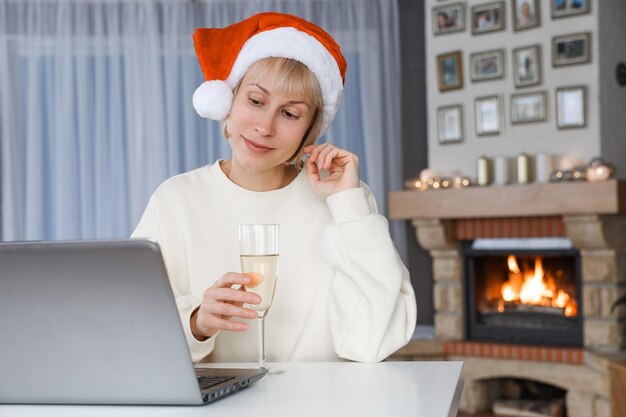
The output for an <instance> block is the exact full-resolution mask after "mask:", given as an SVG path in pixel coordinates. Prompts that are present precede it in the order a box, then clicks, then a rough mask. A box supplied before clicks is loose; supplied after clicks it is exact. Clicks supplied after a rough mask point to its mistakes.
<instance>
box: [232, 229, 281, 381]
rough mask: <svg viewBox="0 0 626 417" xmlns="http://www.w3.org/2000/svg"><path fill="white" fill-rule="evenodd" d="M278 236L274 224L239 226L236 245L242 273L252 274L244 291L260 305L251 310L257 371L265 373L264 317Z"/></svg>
mask: <svg viewBox="0 0 626 417" xmlns="http://www.w3.org/2000/svg"><path fill="white" fill-rule="evenodd" d="M278 234H279V225H277V224H240V225H239V244H240V256H241V272H243V273H251V274H250V275H251V280H250V283H249V284H248V285H246V286H245V287H246V291H252V292H255V293H257V294H258V295H259V296H260V297H261V302H260V303H259V304H256V305H251V306H250V307H251V308H253V309H254V310H256V313H257V322H258V324H259V326H258V330H259V367H260V368H263V369H267V364H266V363H265V316H266V315H267V312H268V311H269V309H270V306H271V305H272V300H273V299H274V291H275V289H276V278H277V277H278Z"/></svg>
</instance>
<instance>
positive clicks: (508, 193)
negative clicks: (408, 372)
mask: <svg viewBox="0 0 626 417" xmlns="http://www.w3.org/2000/svg"><path fill="white" fill-rule="evenodd" d="M581 196H584V198H581ZM486 202H488V203H489V204H486ZM389 208H390V217H391V218H392V219H397V220H401V219H409V220H411V221H412V224H413V226H414V227H415V234H416V238H417V241H418V243H419V244H420V246H421V247H422V248H424V249H427V250H428V251H429V253H430V255H431V258H432V271H433V273H432V278H433V304H434V309H435V314H434V341H433V342H434V344H435V346H433V345H431V344H428V343H423V344H420V343H419V342H420V341H417V342H418V343H416V344H415V345H414V346H412V350H413V351H414V352H418V351H420V349H424V351H425V352H428V354H430V355H431V356H432V355H433V354H435V353H436V352H437V349H438V348H437V346H439V349H440V350H439V352H441V357H443V358H448V359H451V360H462V361H463V373H464V380H465V384H464V388H463V395H462V398H461V407H460V409H461V410H462V411H464V412H467V413H474V412H481V411H485V410H492V409H493V408H494V406H495V405H496V401H498V395H497V394H498V392H497V391H498V389H500V388H501V387H502V384H504V382H503V381H505V380H506V379H509V378H513V379H516V380H518V381H534V382H540V383H542V384H547V385H550V386H552V387H555V388H557V389H559V390H562V392H561V393H560V394H558V395H557V396H556V398H555V400H556V401H558V400H559V399H564V400H565V404H564V410H566V413H567V417H604V416H610V415H611V402H612V401H613V402H614V401H615V400H616V398H615V395H614V394H612V392H616V391H613V387H611V383H612V382H611V380H610V378H609V374H610V367H611V363H610V359H609V358H610V357H612V356H611V355H620V354H621V353H620V351H621V350H622V349H624V342H625V340H624V338H623V337H622V329H623V326H624V323H625V321H626V308H615V309H613V308H612V305H613V304H614V302H615V300H616V299H617V298H618V297H619V296H620V295H621V294H624V293H625V292H626V181H620V180H609V181H605V182H600V183H587V182H580V183H563V184H528V185H515V186H500V187H470V188H467V189H460V190H443V191H424V192H417V191H396V192H392V193H391V194H390V199H389ZM485 239H487V240H488V239H494V240H497V241H498V245H497V246H494V247H484V246H480V245H477V243H478V242H480V241H481V240H485ZM512 239H537V241H541V242H544V241H545V240H544V239H547V240H549V239H563V240H567V241H568V242H569V244H568V245H564V246H559V247H545V246H542V245H538V246H528V247H514V246H511V247H504V245H502V243H503V242H504V243H505V242H506V241H507V240H512ZM534 243H537V242H534ZM511 256H513V258H514V260H513V261H512V262H511V263H512V264H513V266H512V267H509V258H510V257H511ZM515 265H517V268H516V267H515ZM468 269H469V270H470V271H471V274H470V273H467V274H466V272H468V271H467V270H468ZM518 269H519V272H514V271H517V270H518ZM546 270H550V271H551V272H550V273H549V275H548V273H547V272H546ZM494 271H495V272H494ZM542 271H543V272H542ZM512 273H513V274H518V275H517V276H515V277H512ZM538 275H540V276H542V278H543V279H542V281H543V286H544V287H546V288H547V287H550V288H551V285H552V284H551V283H550V282H552V281H553V283H554V284H555V288H554V290H551V291H556V294H557V297H556V298H558V293H559V292H558V290H559V289H561V290H563V292H565V293H566V294H567V296H568V297H569V298H571V299H573V301H575V303H573V304H572V305H570V307H569V309H567V304H563V303H561V301H562V300H561V301H558V302H557V300H555V299H554V298H555V297H554V296H552V297H539V299H538V301H537V302H535V303H534V304H533V303H530V304H529V303H528V302H524V301H523V300H522V297H521V295H520V294H514V295H511V294H509V293H508V289H507V290H506V293H507V295H506V297H505V296H504V294H503V290H505V289H506V287H507V286H506V285H505V284H507V282H508V284H511V286H513V287H515V288H517V289H518V290H520V289H521V286H522V283H523V281H522V278H525V276H528V277H529V278H534V277H535V276H538ZM557 284H558V285H557ZM492 285H493V288H492ZM557 287H560V288H557ZM550 288H548V289H550ZM517 292H518V293H519V292H521V290H520V291H517ZM490 297H493V298H490ZM546 298H548V299H549V300H546ZM562 298H564V297H562ZM524 299H525V300H528V299H527V298H526V296H524ZM548 301H549V302H548ZM559 303H560V304H559ZM559 305H561V306H559ZM566 309H567V311H568V313H567V314H566ZM500 310H501V311H500ZM574 312H575V314H573V313H574ZM570 313H572V314H570ZM546 327H547V328H546ZM555 334H558V336H555ZM422 346H423V347H422ZM500 399H502V400H508V399H509V398H507V397H500ZM520 400H522V401H523V400H525V399H524V398H520ZM516 401H517V400H516ZM507 404H508V403H507Z"/></svg>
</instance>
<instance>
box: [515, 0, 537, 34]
mask: <svg viewBox="0 0 626 417" xmlns="http://www.w3.org/2000/svg"><path fill="white" fill-rule="evenodd" d="M539 24H540V7H539V0H513V28H514V29H515V30H516V31H519V30H525V29H530V28H534V27H538V26H539Z"/></svg>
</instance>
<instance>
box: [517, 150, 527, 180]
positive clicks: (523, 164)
mask: <svg viewBox="0 0 626 417" xmlns="http://www.w3.org/2000/svg"><path fill="white" fill-rule="evenodd" d="M529 181H530V160H529V158H528V155H526V154H525V153H521V154H519V155H517V183H518V184H526V183H528V182H529Z"/></svg>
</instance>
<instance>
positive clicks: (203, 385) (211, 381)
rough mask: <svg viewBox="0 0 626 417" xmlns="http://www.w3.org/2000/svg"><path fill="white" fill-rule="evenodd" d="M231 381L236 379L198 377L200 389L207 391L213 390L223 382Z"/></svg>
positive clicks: (230, 377) (228, 377)
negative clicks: (212, 388) (208, 389)
mask: <svg viewBox="0 0 626 417" xmlns="http://www.w3.org/2000/svg"><path fill="white" fill-rule="evenodd" d="M231 379H235V377H234V376H198V383H199V384H200V389H202V390H205V389H207V388H211V387H214V386H216V385H219V384H221V383H222V382H226V381H230V380H231Z"/></svg>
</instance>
